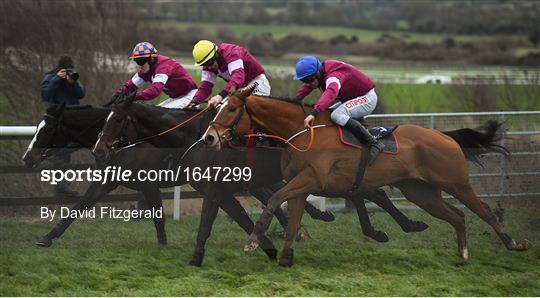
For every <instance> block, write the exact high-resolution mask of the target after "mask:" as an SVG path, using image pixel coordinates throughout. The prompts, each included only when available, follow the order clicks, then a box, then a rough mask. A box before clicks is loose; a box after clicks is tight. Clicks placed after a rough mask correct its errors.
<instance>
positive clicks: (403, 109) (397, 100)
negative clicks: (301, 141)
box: [156, 71, 540, 113]
mask: <svg viewBox="0 0 540 298" xmlns="http://www.w3.org/2000/svg"><path fill="white" fill-rule="evenodd" d="M190 73H191V75H192V76H193V78H194V79H195V81H196V82H200V80H201V79H200V72H197V71H190ZM269 79H270V84H271V85H272V94H273V95H274V96H278V97H291V98H292V97H294V95H295V94H296V91H297V90H298V88H299V87H300V83H298V82H296V81H293V80H292V79H289V78H275V77H270V78H269ZM222 86H223V80H217V83H216V87H214V90H213V91H214V93H217V91H218V90H221V88H222ZM462 89H463V88H462ZM490 90H493V91H492V93H491V94H494V95H495V96H496V97H495V98H491V97H490V98H489V103H490V105H481V106H479V107H478V108H480V109H481V111H490V110H491V111H511V110H540V100H536V101H533V102H528V101H527V99H528V98H529V97H530V96H531V95H532V94H538V91H539V89H538V87H534V86H527V85H491V86H490ZM463 92H465V93H467V94H470V96H472V94H474V92H475V89H474V85H467V86H465V90H461V93H463ZM531 92H535V93H531ZM320 94H321V93H320V91H318V90H315V91H313V92H312V93H311V94H310V95H309V96H308V97H307V99H306V102H308V103H315V102H316V100H317V99H318V98H319V96H320ZM377 94H378V96H379V100H380V102H382V103H383V104H384V105H385V107H386V111H385V112H386V113H437V112H472V110H471V109H470V107H469V106H466V105H464V103H466V102H467V101H466V100H464V99H463V98H458V97H460V96H462V95H463V94H460V92H457V91H456V87H455V86H454V85H440V84H398V83H384V84H377ZM508 94H511V96H512V98H513V99H512V100H508V99H507V98H506V96H507V95H508ZM479 95H482V94H479ZM484 96H486V95H485V94H484ZM533 96H535V95H533ZM167 98H168V97H167V96H166V95H165V94H162V96H161V97H160V99H158V100H156V102H161V101H163V100H165V99H167ZM491 102H493V104H491ZM510 103H511V104H513V105H515V106H514V107H513V106H510Z"/></svg>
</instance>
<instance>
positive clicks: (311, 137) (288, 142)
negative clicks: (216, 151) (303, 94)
mask: <svg viewBox="0 0 540 298" xmlns="http://www.w3.org/2000/svg"><path fill="white" fill-rule="evenodd" d="M240 100H242V102H243V103H244V104H243V109H242V110H241V111H240V113H239V114H238V116H236V119H235V120H234V123H233V125H232V126H231V127H227V126H225V125H223V124H221V123H218V122H216V121H212V122H210V127H212V128H213V129H214V130H215V131H216V134H217V135H218V137H219V138H222V137H223V136H222V135H220V134H219V133H218V130H217V128H216V127H215V125H218V126H221V127H223V128H225V129H226V130H225V132H227V131H231V137H230V138H226V137H223V138H224V139H225V140H226V141H231V140H232V139H233V138H234V135H235V134H236V127H237V126H238V123H240V120H241V119H242V116H243V115H244V113H246V114H247V115H248V116H249V120H250V122H251V124H250V126H251V127H253V118H252V116H251V113H250V112H249V108H248V106H247V101H246V100H245V99H243V98H240ZM300 106H301V108H302V111H303V112H304V114H305V113H306V112H305V110H304V106H303V105H302V104H301V105H300ZM316 127H317V128H318V127H320V126H316ZM308 130H309V144H308V146H307V147H306V148H304V149H302V148H298V147H297V146H295V145H294V144H293V143H292V142H291V141H292V140H293V139H294V138H295V137H296V136H298V135H300V134H302V133H304V132H305V131H308ZM243 136H244V137H247V138H253V137H265V138H270V139H276V140H279V141H281V142H283V143H284V144H285V145H289V146H291V148H293V149H294V150H296V151H299V152H306V151H308V150H310V149H311V147H312V146H313V140H314V139H315V131H314V127H312V126H311V127H309V129H307V128H306V129H304V130H302V131H300V132H298V133H296V134H295V135H293V136H292V137H290V138H289V139H285V138H282V137H280V136H277V135H271V134H245V135H243Z"/></svg>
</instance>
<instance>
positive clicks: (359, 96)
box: [294, 56, 384, 163]
mask: <svg viewBox="0 0 540 298" xmlns="http://www.w3.org/2000/svg"><path fill="white" fill-rule="evenodd" d="M294 79H295V80H300V81H302V83H303V84H302V86H301V87H300V89H299V90H298V92H297V94H296V98H298V99H303V98H304V97H306V96H307V95H308V94H309V93H310V92H311V91H313V89H316V88H318V89H320V90H321V92H322V94H321V97H320V98H319V100H318V101H317V103H316V104H315V107H314V110H313V112H311V114H310V115H308V116H307V117H306V118H305V119H304V125H305V126H306V127H310V126H312V125H313V122H314V120H315V117H316V116H317V114H318V113H320V112H322V111H324V110H326V109H327V108H329V107H330V105H331V104H332V103H333V102H334V101H339V102H341V104H340V105H339V106H338V107H337V108H336V109H335V110H334V111H333V112H332V113H331V114H330V117H331V119H332V121H334V122H335V123H336V124H338V125H339V126H342V127H345V128H347V129H348V130H350V131H351V132H352V133H353V134H354V135H355V136H356V137H357V138H358V139H360V140H361V141H362V142H363V143H364V144H366V145H368V148H369V150H370V161H369V163H371V162H372V161H373V160H374V159H375V157H376V156H377V155H378V154H379V153H380V152H381V151H382V150H383V148H384V144H383V143H382V142H381V141H379V140H377V139H376V138H375V137H374V136H372V135H371V134H370V133H369V131H368V130H367V129H366V128H365V127H364V126H363V125H362V124H361V123H360V122H359V121H358V120H356V119H361V118H362V117H364V116H367V115H369V114H371V113H372V112H373V110H375V107H376V106H377V94H376V93H375V84H374V83H373V82H372V81H371V80H370V79H369V78H368V77H367V76H366V75H365V74H363V73H362V72H361V71H359V70H358V69H356V68H355V67H353V66H352V65H350V64H347V63H345V62H341V61H338V60H326V61H324V62H322V63H321V61H319V59H317V58H315V57H313V56H305V57H302V58H300V59H299V60H298V62H297V63H296V75H295V76H294Z"/></svg>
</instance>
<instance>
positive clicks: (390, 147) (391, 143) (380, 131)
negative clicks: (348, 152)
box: [339, 126, 399, 154]
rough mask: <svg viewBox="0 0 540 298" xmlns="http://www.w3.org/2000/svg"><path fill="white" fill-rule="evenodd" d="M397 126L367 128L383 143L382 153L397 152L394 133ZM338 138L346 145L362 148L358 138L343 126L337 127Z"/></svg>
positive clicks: (397, 145)
mask: <svg viewBox="0 0 540 298" xmlns="http://www.w3.org/2000/svg"><path fill="white" fill-rule="evenodd" d="M397 127H398V126H394V127H392V128H386V127H373V128H370V129H369V133H370V134H371V135H372V136H374V137H375V138H376V139H377V140H380V141H381V142H383V144H384V145H385V147H384V150H383V151H382V153H385V154H398V153H399V143H398V140H397V138H396V135H395V134H394V131H395V130H396V128H397ZM339 139H340V140H341V142H342V143H343V144H345V145H347V146H351V147H355V148H362V146H363V144H362V142H360V140H359V139H358V138H357V137H356V136H355V135H354V134H352V132H350V131H349V130H347V129H344V128H343V127H341V126H340V127H339Z"/></svg>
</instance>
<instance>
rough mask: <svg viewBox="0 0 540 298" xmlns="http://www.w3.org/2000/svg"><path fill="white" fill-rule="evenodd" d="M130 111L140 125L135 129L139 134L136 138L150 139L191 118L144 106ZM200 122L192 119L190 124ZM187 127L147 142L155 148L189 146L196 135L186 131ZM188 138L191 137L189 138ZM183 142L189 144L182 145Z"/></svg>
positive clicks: (175, 111) (184, 114)
mask: <svg viewBox="0 0 540 298" xmlns="http://www.w3.org/2000/svg"><path fill="white" fill-rule="evenodd" d="M132 111H133V114H132V116H133V117H135V118H136V119H137V122H139V123H140V124H141V125H138V127H137V129H138V134H139V135H138V136H137V137H138V138H145V137H150V136H153V135H156V134H158V133H161V132H163V131H166V130H168V129H169V128H171V127H173V126H175V125H178V124H180V123H181V122H183V121H185V120H187V119H188V118H189V117H190V116H191V115H190V114H187V113H182V112H180V111H178V110H175V109H164V108H159V107H154V106H150V105H145V104H139V105H137V108H135V109H132ZM200 121H201V119H200V118H198V119H193V120H192V122H193V123H191V124H196V123H199V122H200ZM189 125H190V124H189V123H186V125H185V126H184V128H178V129H176V130H174V131H171V132H170V133H167V134H164V135H163V136H160V137H156V138H152V139H150V140H149V142H150V143H151V144H153V145H154V146H156V147H160V146H162V145H163V144H167V145H169V146H170V145H172V146H175V145H176V146H186V145H187V146H189V145H191V143H193V142H195V137H196V135H197V132H195V131H187V129H186V128H187V127H188V126H189ZM189 127H191V126H189ZM198 127H199V126H197V128H198ZM190 136H193V137H192V138H190ZM191 139H193V140H191ZM191 141H193V142H191ZM184 142H191V143H189V144H183V143H184Z"/></svg>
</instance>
